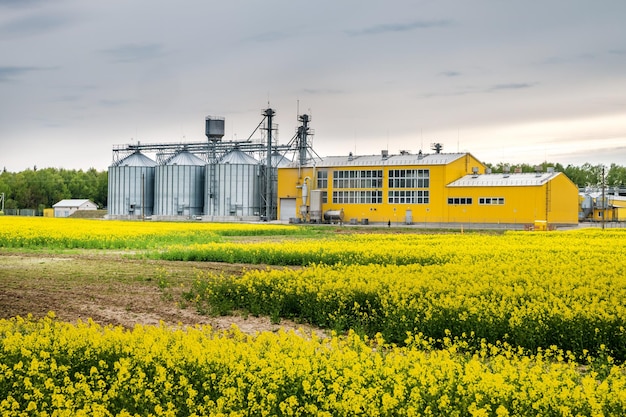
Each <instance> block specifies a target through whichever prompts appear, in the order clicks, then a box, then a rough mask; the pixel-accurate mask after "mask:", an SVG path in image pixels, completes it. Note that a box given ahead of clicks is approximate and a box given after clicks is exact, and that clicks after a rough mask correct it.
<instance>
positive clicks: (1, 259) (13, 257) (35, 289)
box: [0, 251, 322, 334]
mask: <svg viewBox="0 0 626 417" xmlns="http://www.w3.org/2000/svg"><path fill="white" fill-rule="evenodd" d="M253 268H265V266H260V265H245V264H224V263H217V262H172V261H155V260H144V259H132V258H129V257H127V256H125V255H124V254H120V253H98V252H89V251H85V252H80V253H67V254H66V253H63V254H58V253H55V254H49V253H39V252H36V253H31V252H15V251H12V252H0V318H4V319H6V318H11V317H15V316H22V317H26V316H27V315H29V314H30V315H32V316H33V317H35V318H40V317H44V316H46V315H47V314H48V312H50V311H53V312H54V313H55V315H56V316H57V318H58V319H59V320H62V321H67V322H76V321H78V320H82V321H86V320H88V319H92V320H93V321H94V322H96V323H98V324H101V325H103V326H106V325H113V326H123V327H126V328H132V327H134V326H135V325H138V324H141V325H159V324H164V325H167V326H178V325H182V326H194V325H210V326H212V327H213V328H215V329H227V328H230V327H231V326H232V325H236V326H237V327H239V328H240V330H242V331H244V332H247V333H250V334H253V333H255V332H261V331H278V330H279V329H281V328H282V329H285V330H301V331H305V332H310V331H316V333H318V334H320V333H322V331H321V330H319V329H318V330H314V329H312V328H307V326H303V325H300V324H296V323H293V322H291V321H288V320H283V321H281V323H280V324H273V323H271V322H270V320H269V318H267V317H253V316H240V315H232V316H224V317H208V316H203V315H200V314H198V313H197V312H196V311H195V309H194V308H193V307H187V308H183V307H181V304H180V301H181V297H180V295H181V293H182V291H183V290H184V289H185V288H188V286H189V285H190V284H191V282H192V281H193V280H194V279H195V278H196V277H197V275H198V274H199V273H204V272H215V273H225V274H241V273H243V271H245V270H246V269H248V270H249V269H253ZM163 279H165V281H166V282H167V284H168V285H167V288H163V286H162V285H161V286H160V285H159V283H162V282H163Z"/></svg>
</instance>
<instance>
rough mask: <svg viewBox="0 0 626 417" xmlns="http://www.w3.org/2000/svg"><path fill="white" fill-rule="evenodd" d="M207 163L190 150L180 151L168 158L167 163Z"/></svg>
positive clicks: (201, 164)
mask: <svg viewBox="0 0 626 417" xmlns="http://www.w3.org/2000/svg"><path fill="white" fill-rule="evenodd" d="M206 164H207V163H206V162H205V161H204V160H202V159H201V158H198V157H197V156H196V155H194V154H192V153H191V152H189V151H180V152H179V153H177V154H176V155H174V156H172V157H171V158H170V159H168V160H167V162H166V165H184V166H189V165H191V166H204V165H206Z"/></svg>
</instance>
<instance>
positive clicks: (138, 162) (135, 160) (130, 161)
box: [116, 151, 156, 167]
mask: <svg viewBox="0 0 626 417" xmlns="http://www.w3.org/2000/svg"><path fill="white" fill-rule="evenodd" d="M155 165H156V162H154V161H153V160H152V159H150V158H148V157H147V156H146V155H144V154H142V153H141V152H139V151H137V152H135V153H132V154H130V155H128V156H127V157H126V158H124V159H122V160H121V161H119V162H118V163H117V164H116V166H119V167H153V166H155Z"/></svg>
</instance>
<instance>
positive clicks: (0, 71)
mask: <svg viewBox="0 0 626 417" xmlns="http://www.w3.org/2000/svg"><path fill="white" fill-rule="evenodd" d="M46 69H47V68H38V67H0V83H3V82H4V83H6V82H13V81H15V80H16V79H17V78H20V77H22V76H23V75H26V74H28V73H31V72H34V71H42V70H46Z"/></svg>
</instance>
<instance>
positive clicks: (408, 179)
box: [317, 169, 430, 189]
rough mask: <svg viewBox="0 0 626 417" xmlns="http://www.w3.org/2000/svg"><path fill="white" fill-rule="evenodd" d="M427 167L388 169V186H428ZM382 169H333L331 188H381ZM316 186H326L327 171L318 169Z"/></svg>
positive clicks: (322, 187) (428, 172) (428, 171)
mask: <svg viewBox="0 0 626 417" xmlns="http://www.w3.org/2000/svg"><path fill="white" fill-rule="evenodd" d="M429 177H430V170H428V169H392V170H389V188H428V187H429V186H430V179H429ZM382 186H383V171H382V170H360V171H353V170H349V171H348V170H344V171H333V188H382ZM317 188H321V189H325V188H328V171H318V173H317Z"/></svg>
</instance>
